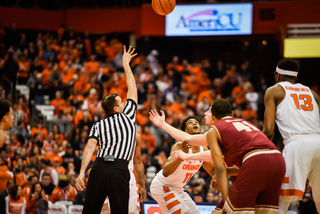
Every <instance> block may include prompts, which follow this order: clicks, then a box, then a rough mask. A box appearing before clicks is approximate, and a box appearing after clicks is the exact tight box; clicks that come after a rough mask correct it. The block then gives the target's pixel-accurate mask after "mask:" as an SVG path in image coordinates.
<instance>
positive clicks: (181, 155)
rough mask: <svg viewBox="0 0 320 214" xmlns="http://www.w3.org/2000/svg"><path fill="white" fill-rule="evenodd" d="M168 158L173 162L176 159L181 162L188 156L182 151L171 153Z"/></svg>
mask: <svg viewBox="0 0 320 214" xmlns="http://www.w3.org/2000/svg"><path fill="white" fill-rule="evenodd" d="M170 156H171V158H172V160H173V161H175V160H177V159H178V158H180V159H181V160H187V159H188V155H187V154H186V153H185V152H183V151H182V150H176V151H174V152H172V153H171V155H170Z"/></svg>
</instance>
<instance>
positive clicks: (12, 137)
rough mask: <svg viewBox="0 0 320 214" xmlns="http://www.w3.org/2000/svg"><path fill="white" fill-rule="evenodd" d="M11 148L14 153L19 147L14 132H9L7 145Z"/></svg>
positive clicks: (19, 143)
mask: <svg viewBox="0 0 320 214" xmlns="http://www.w3.org/2000/svg"><path fill="white" fill-rule="evenodd" d="M7 144H8V145H10V146H11V151H12V152H13V153H14V152H15V151H16V150H17V148H18V147H21V146H22V145H21V142H20V141H18V135H17V133H15V132H11V134H10V141H9V142H8V143H7Z"/></svg>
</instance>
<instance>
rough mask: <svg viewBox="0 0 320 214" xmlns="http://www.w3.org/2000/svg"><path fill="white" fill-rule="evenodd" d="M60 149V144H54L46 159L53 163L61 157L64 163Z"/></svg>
mask: <svg viewBox="0 0 320 214" xmlns="http://www.w3.org/2000/svg"><path fill="white" fill-rule="evenodd" d="M59 152H60V149H59V145H58V144H53V145H52V153H49V154H46V159H49V160H50V162H51V163H52V164H53V163H54V160H57V159H59V161H60V164H62V163H63V160H62V157H61V156H60V155H59Z"/></svg>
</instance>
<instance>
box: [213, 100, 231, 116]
mask: <svg viewBox="0 0 320 214" xmlns="http://www.w3.org/2000/svg"><path fill="white" fill-rule="evenodd" d="M211 113H212V115H214V116H215V117H216V118H217V119H221V118H223V117H226V116H231V114H232V107H231V104H230V103H229V101H227V100H225V99H219V100H217V101H215V102H214V103H212V105H211Z"/></svg>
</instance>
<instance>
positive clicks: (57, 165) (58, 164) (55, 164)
mask: <svg viewBox="0 0 320 214" xmlns="http://www.w3.org/2000/svg"><path fill="white" fill-rule="evenodd" d="M53 168H54V169H55V170H56V171H57V173H58V177H60V176H61V175H65V174H66V170H65V168H63V166H61V162H60V158H58V157H53Z"/></svg>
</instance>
